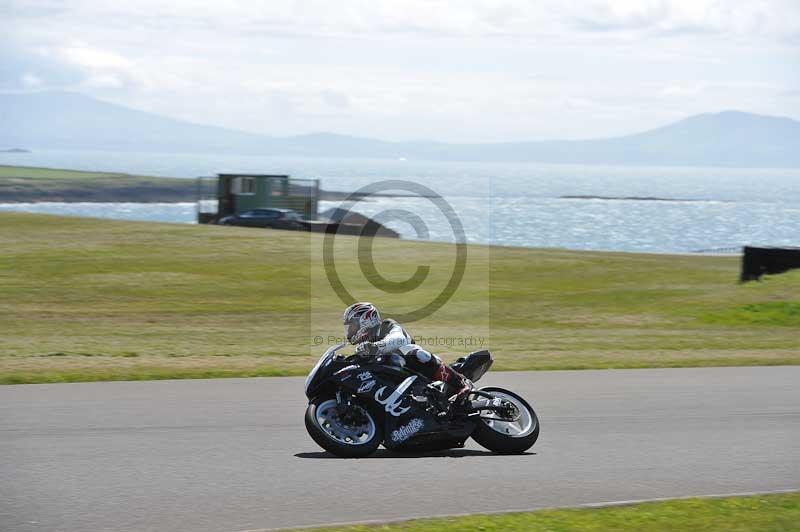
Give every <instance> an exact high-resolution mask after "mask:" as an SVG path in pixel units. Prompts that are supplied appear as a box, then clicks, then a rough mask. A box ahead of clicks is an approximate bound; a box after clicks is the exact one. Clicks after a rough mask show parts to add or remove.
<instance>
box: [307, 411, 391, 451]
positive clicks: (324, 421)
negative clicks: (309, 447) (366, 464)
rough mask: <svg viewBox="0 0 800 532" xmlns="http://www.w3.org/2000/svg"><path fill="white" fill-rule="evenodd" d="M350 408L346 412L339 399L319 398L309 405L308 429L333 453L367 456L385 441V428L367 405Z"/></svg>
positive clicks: (316, 440)
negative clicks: (365, 406)
mask: <svg viewBox="0 0 800 532" xmlns="http://www.w3.org/2000/svg"><path fill="white" fill-rule="evenodd" d="M350 408H351V410H350V412H345V413H344V415H343V413H342V412H341V408H340V405H338V403H337V401H336V399H333V398H328V397H325V398H320V399H315V400H314V401H312V402H311V403H310V404H309V405H308V408H306V415H305V423H306V430H307V431H308V434H309V436H311V438H312V439H313V440H314V441H315V442H316V443H317V445H319V446H320V447H322V448H323V449H325V450H326V451H328V452H329V453H331V454H335V455H336V456H339V457H342V458H363V457H365V456H369V455H371V454H372V453H374V452H375V450H376V449H377V448H378V446H379V445H380V444H381V442H382V441H383V429H382V428H381V425H380V423H379V421H378V419H377V418H376V417H375V416H373V415H372V413H370V412H369V410H367V409H366V408H364V407H363V406H361V405H358V404H353V405H351V406H350ZM346 414H349V416H350V418H351V419H348V418H347V415H346Z"/></svg>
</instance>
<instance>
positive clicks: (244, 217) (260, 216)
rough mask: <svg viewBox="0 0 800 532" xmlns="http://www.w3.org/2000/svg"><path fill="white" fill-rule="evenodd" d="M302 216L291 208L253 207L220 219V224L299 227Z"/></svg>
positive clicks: (281, 227)
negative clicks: (250, 209)
mask: <svg viewBox="0 0 800 532" xmlns="http://www.w3.org/2000/svg"><path fill="white" fill-rule="evenodd" d="M301 220H302V218H301V217H300V215H299V214H298V213H297V212H295V211H293V210H291V209H253V210H252V211H245V212H242V213H239V214H234V215H232V216H226V217H224V218H222V219H220V221H219V222H217V223H219V224H220V225H239V226H242V227H272V228H274V229H301V228H302V227H303V226H302V224H301V223H300V221H301Z"/></svg>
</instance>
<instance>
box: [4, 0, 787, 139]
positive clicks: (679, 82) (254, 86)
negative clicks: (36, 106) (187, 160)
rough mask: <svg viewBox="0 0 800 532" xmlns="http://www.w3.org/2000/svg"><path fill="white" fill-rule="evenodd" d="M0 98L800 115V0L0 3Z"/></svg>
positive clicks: (402, 117) (435, 117)
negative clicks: (62, 95)
mask: <svg viewBox="0 0 800 532" xmlns="http://www.w3.org/2000/svg"><path fill="white" fill-rule="evenodd" d="M0 20H3V32H2V34H0V92H5V93H12V92H13V93H19V92H34V91H46V90H59V91H61V90H67V91H73V92H79V93H83V94H87V95H90V96H94V97H96V98H99V99H102V100H106V101H110V102H114V103H118V104H122V105H126V106H129V107H134V108H137V109H141V110H145V111H150V112H155V113H159V114H162V115H166V116H170V117H173V118H179V119H183V120H189V121H192V122H197V123H206V124H214V125H218V126H223V127H228V128H232V129H240V130H244V131H250V132H255V133H263V134H269V135H295V134H304V133H310V132H321V131H326V132H336V133H341V134H349V135H356V136H367V137H377V138H382V139H387V140H416V139H434V140H442V141H456V142H465V141H472V142H480V141H485V142H500V141H515V140H539V139H575V138H597V137H606V136H614V135H622V134H628V133H634V132H638V131H642V130H646V129H650V128H653V127H657V126H660V125H663V124H666V123H669V122H672V121H675V120H679V119H681V118H684V117H686V116H689V115H692V114H696V113H702V112H715V111H721V110H728V109H737V110H742V111H749V112H755V113H761V114H770V115H783V116H789V117H792V118H796V119H800V0H760V1H758V0H674V1H669V0H638V1H633V0H580V1H578V0H560V1H551V0H442V1H439V0H405V1H383V0H336V1H334V2H331V1H330V0H296V1H280V0H272V1H270V0H267V1H261V0H249V1H242V2H239V1H226V2H219V1H215V0H204V1H186V0H170V1H168V2H164V1H163V0H157V1H154V0H137V1H135V2H133V1H131V2H126V1H121V0H120V1H113V2H109V1H108V0H69V1H49V0H37V1H33V0H31V1H18V0H0Z"/></svg>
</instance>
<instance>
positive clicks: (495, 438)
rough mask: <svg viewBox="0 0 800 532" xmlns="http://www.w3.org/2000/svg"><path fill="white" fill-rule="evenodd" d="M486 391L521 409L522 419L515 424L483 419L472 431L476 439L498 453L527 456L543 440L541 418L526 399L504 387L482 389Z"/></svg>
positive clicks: (483, 445) (473, 437)
mask: <svg viewBox="0 0 800 532" xmlns="http://www.w3.org/2000/svg"><path fill="white" fill-rule="evenodd" d="M481 391H482V392H486V393H489V394H491V395H492V396H494V397H500V398H502V399H504V400H507V401H510V402H511V403H513V404H514V406H516V407H517V409H518V410H520V420H519V421H518V422H514V423H508V422H503V421H500V420H497V421H494V420H487V419H481V420H480V421H479V422H478V424H477V425H476V426H475V430H474V431H473V432H472V439H473V440H475V441H476V442H478V443H479V444H480V445H481V446H482V447H485V448H486V449H488V450H490V451H492V452H495V453H498V454H520V453H524V452H525V451H527V450H528V449H530V448H531V447H533V444H534V443H536V440H537V439H538V438H539V418H538V417H537V416H536V412H535V411H534V410H533V407H531V405H529V404H528V402H527V401H525V399H523V398H522V397H520V396H519V395H517V394H515V393H514V392H511V391H509V390H504V389H503V388H494V387H487V388H481Z"/></svg>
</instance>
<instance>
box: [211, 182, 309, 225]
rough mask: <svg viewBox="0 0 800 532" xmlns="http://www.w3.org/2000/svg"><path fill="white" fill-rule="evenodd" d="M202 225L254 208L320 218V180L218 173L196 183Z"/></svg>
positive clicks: (306, 217) (307, 217)
mask: <svg viewBox="0 0 800 532" xmlns="http://www.w3.org/2000/svg"><path fill="white" fill-rule="evenodd" d="M197 190H198V209H197V221H198V222H199V223H214V222H216V221H217V220H219V219H220V218H222V217H224V216H229V215H232V214H240V213H242V212H245V211H249V210H252V209H264V208H278V209H292V210H294V211H297V212H298V213H300V215H302V216H303V217H304V218H305V219H307V220H315V219H316V218H317V210H318V204H319V179H292V178H290V177H289V176H288V175H270V174H217V176H216V177H211V178H209V177H201V178H198V181H197Z"/></svg>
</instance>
